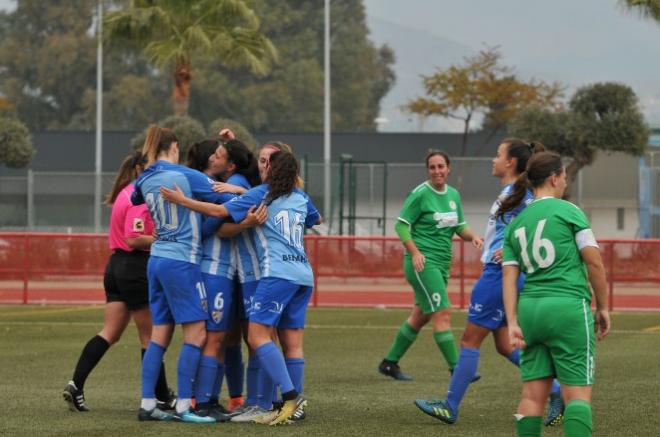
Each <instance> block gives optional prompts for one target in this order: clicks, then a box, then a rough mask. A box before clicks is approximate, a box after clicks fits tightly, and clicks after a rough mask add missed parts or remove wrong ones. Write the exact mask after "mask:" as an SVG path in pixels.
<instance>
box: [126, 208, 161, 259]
mask: <svg viewBox="0 0 660 437" xmlns="http://www.w3.org/2000/svg"><path fill="white" fill-rule="evenodd" d="M152 228H153V222H152V221H151V217H150V216H149V212H148V211H147V209H146V207H144V206H132V207H130V208H128V211H127V212H126V216H125V217H124V241H126V244H127V245H128V247H130V248H131V249H133V250H149V249H150V248H151V245H152V244H153V242H154V236H153V235H147V234H145V231H146V230H147V229H152Z"/></svg>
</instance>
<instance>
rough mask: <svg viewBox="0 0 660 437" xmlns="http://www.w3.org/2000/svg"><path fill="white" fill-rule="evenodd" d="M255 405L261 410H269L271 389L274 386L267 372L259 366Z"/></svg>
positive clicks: (271, 406) (271, 397) (271, 395)
mask: <svg viewBox="0 0 660 437" xmlns="http://www.w3.org/2000/svg"><path fill="white" fill-rule="evenodd" d="M257 381H258V384H257V386H258V387H259V388H258V390H257V405H258V406H259V408H261V409H263V410H270V409H271V408H273V389H274V388H275V383H274V382H273V380H272V379H271V378H270V376H268V373H267V372H266V371H265V370H264V369H263V368H262V367H260V368H259V372H258V375H257Z"/></svg>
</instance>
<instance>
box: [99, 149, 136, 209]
mask: <svg viewBox="0 0 660 437" xmlns="http://www.w3.org/2000/svg"><path fill="white" fill-rule="evenodd" d="M145 162H146V159H145V157H144V156H143V155H142V153H141V152H140V151H135V152H133V153H131V154H130V155H128V156H127V157H126V158H124V161H123V162H122V163H121V166H119V171H117V176H115V181H114V182H113V184H112V189H111V190H110V192H109V193H108V195H107V196H106V197H105V204H106V205H108V206H112V204H113V203H115V200H116V199H117V196H118V195H119V193H120V192H121V190H123V189H124V188H125V187H126V185H128V184H130V183H131V181H134V180H135V179H137V177H138V171H137V167H141V168H144V164H145Z"/></svg>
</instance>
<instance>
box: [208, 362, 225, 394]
mask: <svg viewBox="0 0 660 437" xmlns="http://www.w3.org/2000/svg"><path fill="white" fill-rule="evenodd" d="M216 362H217V364H218V371H217V372H216V374H215V382H214V383H213V396H211V399H213V401H214V402H219V400H220V392H221V391H222V380H223V379H224V377H225V365H224V364H223V363H221V362H220V361H216Z"/></svg>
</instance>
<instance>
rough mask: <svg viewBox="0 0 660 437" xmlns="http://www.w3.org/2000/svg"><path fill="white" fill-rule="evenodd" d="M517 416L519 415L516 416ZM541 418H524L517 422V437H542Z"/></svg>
mask: <svg viewBox="0 0 660 437" xmlns="http://www.w3.org/2000/svg"><path fill="white" fill-rule="evenodd" d="M516 416H517V415H516ZM542 420H543V418H542V417H541V416H524V417H522V418H520V419H517V420H516V436H517V437H541V423H542Z"/></svg>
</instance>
